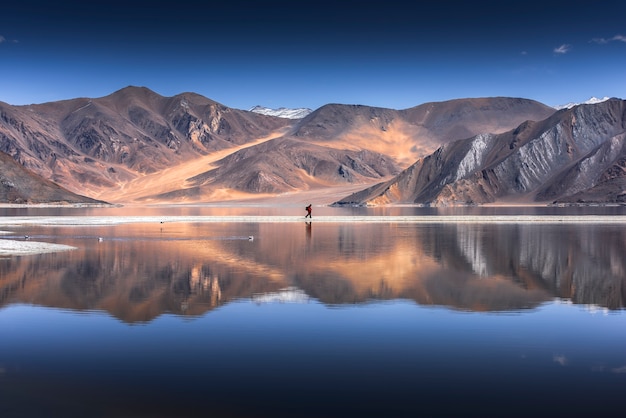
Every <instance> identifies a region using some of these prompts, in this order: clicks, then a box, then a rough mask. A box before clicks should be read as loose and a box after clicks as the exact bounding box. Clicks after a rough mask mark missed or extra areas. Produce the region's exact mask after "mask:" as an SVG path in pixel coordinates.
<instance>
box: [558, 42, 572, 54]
mask: <svg viewBox="0 0 626 418" xmlns="http://www.w3.org/2000/svg"><path fill="white" fill-rule="evenodd" d="M571 50H572V46H571V45H568V44H563V45H561V46H558V47H556V48H554V53H555V54H567V53H568V52H570V51H571Z"/></svg>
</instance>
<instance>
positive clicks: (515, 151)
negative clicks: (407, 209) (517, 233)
mask: <svg viewBox="0 0 626 418" xmlns="http://www.w3.org/2000/svg"><path fill="white" fill-rule="evenodd" d="M625 103H626V102H625V101H623V100H618V99H613V100H608V101H605V102H602V103H598V104H592V105H580V106H576V107H573V108H571V109H567V110H561V111H559V112H557V113H555V114H554V115H553V116H551V117H549V118H547V119H545V120H542V121H539V122H532V121H527V122H524V123H522V124H521V125H519V126H518V127H517V128H516V129H514V130H511V131H508V132H505V133H501V134H480V135H477V136H474V137H472V138H468V139H464V140H460V141H455V142H452V143H448V144H444V145H443V146H441V147H440V148H439V149H437V150H436V151H435V152H434V153H432V154H431V155H429V156H427V157H425V158H422V159H420V160H418V161H417V162H416V163H415V164H413V165H412V166H411V167H409V168H407V169H406V170H404V171H403V172H402V173H401V174H399V175H398V176H397V177H396V178H394V179H392V180H390V181H388V182H385V183H380V184H377V185H375V186H372V187H370V188H368V189H366V190H363V191H361V192H359V193H355V194H353V195H351V196H348V197H346V198H344V199H342V200H341V201H339V202H338V204H389V203H416V204H427V205H434V206H440V205H441V206H445V205H455V204H484V203H491V202H498V201H517V202H527V203H528V202H542V203H552V202H567V201H572V199H575V200H578V201H584V200H585V198H584V196H585V194H586V193H589V194H590V195H594V196H595V198H594V199H593V200H596V199H600V200H601V201H602V202H619V201H620V200H621V199H623V195H624V189H623V183H624V181H623V177H624V160H625V157H626V147H625V146H624V137H625V132H626V119H625V112H626V104H625ZM574 196H576V197H574ZM596 201H597V200H596Z"/></svg>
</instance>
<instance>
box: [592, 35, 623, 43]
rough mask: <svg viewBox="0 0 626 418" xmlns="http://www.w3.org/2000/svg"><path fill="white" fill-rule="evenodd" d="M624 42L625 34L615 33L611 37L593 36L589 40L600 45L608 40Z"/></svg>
mask: <svg viewBox="0 0 626 418" xmlns="http://www.w3.org/2000/svg"><path fill="white" fill-rule="evenodd" d="M616 41H617V42H626V36H624V35H615V36H614V37H612V38H593V39H592V40H591V42H595V43H597V44H600V45H604V44H608V43H609V42H616Z"/></svg>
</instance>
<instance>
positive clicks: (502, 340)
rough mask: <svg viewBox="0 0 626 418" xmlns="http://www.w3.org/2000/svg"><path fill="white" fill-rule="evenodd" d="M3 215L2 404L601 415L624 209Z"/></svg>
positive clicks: (617, 322)
mask: <svg viewBox="0 0 626 418" xmlns="http://www.w3.org/2000/svg"><path fill="white" fill-rule="evenodd" d="M304 215H305V212H304V208H303V207H302V208H301V207H299V206H298V207H295V206H294V207H280V208H275V207H262V206H249V207H236V208H230V207H220V206H179V207H167V208H162V207H147V208H0V230H2V231H5V232H6V234H4V235H0V239H11V240H16V241H20V240H22V241H23V240H25V238H24V237H25V236H28V237H29V241H41V242H48V243H57V244H65V245H69V246H72V247H75V249H73V250H70V251H60V252H53V253H45V254H33V255H22V256H11V255H7V256H2V257H1V258H0V416H2V417H3V418H4V417H195V416H202V417H266V416H267V417H287V416H289V417H347V416H359V417H365V416H377V417H383V416H384V417H416V416H423V417H450V416H480V417H488V416H492V417H495V416H498V417H501V416H508V417H511V416H538V415H541V416H545V415H557V414H558V416H561V415H565V416H569V417H572V416H608V415H609V414H611V415H614V414H615V413H616V411H619V410H622V409H623V396H624V394H625V393H626V311H625V310H624V308H625V306H626V256H625V254H626V223H624V221H623V219H624V218H623V216H624V215H626V208H623V207H608V208H601V207H598V208H592V207H587V208H555V207H544V208H443V209H435V208H411V207H400V208H398V207H396V208H331V207H314V208H313V219H312V221H311V222H305V219H304Z"/></svg>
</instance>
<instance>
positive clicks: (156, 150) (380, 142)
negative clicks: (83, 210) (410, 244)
mask: <svg viewBox="0 0 626 418" xmlns="http://www.w3.org/2000/svg"><path fill="white" fill-rule="evenodd" d="M265 109H267V108H265ZM262 110H263V109H261V108H260V107H257V109H256V110H254V108H253V109H251V110H249V111H246V110H238V109H233V108H229V107H227V106H224V105H222V104H220V103H217V102H215V101H213V100H210V99H208V98H206V97H203V96H200V95H198V94H195V93H181V94H179V95H176V96H173V97H163V96H160V95H158V94H157V93H155V92H153V91H151V90H149V89H147V88H145V87H133V86H131V87H126V88H124V89H121V90H119V91H116V92H114V93H112V94H111V95H109V96H105V97H101V98H76V99H71V100H64V101H58V102H49V103H43V104H33V105H27V106H13V105H9V104H6V103H2V102H0V153H4V154H6V155H8V156H10V157H11V159H12V160H13V161H14V162H17V163H18V164H19V166H21V168H23V169H24V171H23V172H22V174H21V175H18V176H17V177H16V176H15V175H14V176H13V177H12V178H11V179H5V177H6V175H5V173H8V168H5V167H9V165H7V164H10V163H12V162H11V161H9V160H8V159H7V158H0V168H1V169H2V171H0V172H1V173H2V174H0V180H1V181H2V184H3V185H4V184H5V183H7V184H8V183H11V185H12V186H11V188H12V189H11V190H12V193H6V192H5V193H3V194H0V201H4V202H5V203H7V202H8V203H17V202H26V203H34V202H39V201H41V200H46V201H47V202H49V203H53V202H74V200H70V198H69V197H60V196H52V195H49V196H48V197H45V195H43V194H41V193H39V194H37V195H34V194H32V193H29V192H28V190H29V189H28V188H26V185H25V183H24V184H23V182H26V180H27V179H29V181H32V179H33V178H38V179H39V181H41V182H42V183H45V182H48V183H49V184H54V185H56V187H59V189H60V190H64V192H66V193H68V195H67V196H70V195H71V196H78V199H79V200H82V201H83V202H85V203H94V202H103V201H104V202H109V203H116V204H130V203H137V204H143V203H197V202H217V201H219V202H224V201H237V202H241V201H242V200H246V201H260V200H262V201H268V199H269V200H272V201H275V202H294V203H299V202H301V201H310V200H312V199H315V202H316V203H318V204H331V203H336V204H350V205H372V204H424V205H456V204H485V203H506V202H516V203H519V202H524V203H554V202H563V203H576V202H578V203H582V202H586V203H589V202H595V203H623V202H624V199H625V190H626V187H624V168H625V166H626V157H625V156H624V147H623V142H624V141H623V140H624V135H625V126H626V122H625V120H624V114H625V103H624V101H623V100H621V99H608V100H603V101H597V102H594V103H590V104H581V105H574V106H570V107H567V108H563V109H555V108H552V107H550V106H547V105H544V104H542V103H539V102H536V101H533V100H528V99H522V98H507V97H487V98H468V99H456V100H449V101H444V102H433V103H425V104H421V105H418V106H415V107H412V108H409V109H403V110H394V109H387V108H379V107H371V106H365V105H345V104H328V105H325V106H322V107H320V108H318V109H316V110H314V111H311V112H305V113H303V114H304V115H305V116H303V117H298V118H290V117H288V116H286V114H282V115H280V116H276V115H275V114H271V112H265V111H262ZM13 171H15V169H14V168H12V172H13ZM22 180H23V182H22ZM50 182H51V183H50ZM3 187H4V186H3ZM18 190H23V193H21V194H20V193H17V191H18ZM18 195H19V197H17V196H18Z"/></svg>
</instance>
